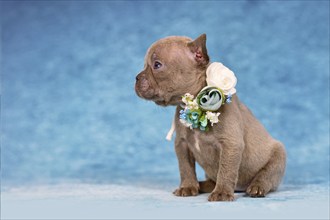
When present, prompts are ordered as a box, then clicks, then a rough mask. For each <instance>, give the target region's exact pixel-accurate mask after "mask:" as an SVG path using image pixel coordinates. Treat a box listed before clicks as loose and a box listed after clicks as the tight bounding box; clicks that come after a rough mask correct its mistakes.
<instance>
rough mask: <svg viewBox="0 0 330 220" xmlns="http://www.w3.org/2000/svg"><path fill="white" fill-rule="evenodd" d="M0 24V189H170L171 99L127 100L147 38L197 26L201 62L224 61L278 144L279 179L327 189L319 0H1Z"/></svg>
mask: <svg viewBox="0 0 330 220" xmlns="http://www.w3.org/2000/svg"><path fill="white" fill-rule="evenodd" d="M1 27H2V30H1V37H2V38H1V77H2V79H1V80H2V82H1V92H2V96H1V135H2V136H1V185H2V186H1V187H2V191H3V192H6V191H10V189H12V188H15V187H25V186H27V187H29V186H36V185H54V184H63V183H83V184H99V185H111V184H117V185H129V186H136V185H139V186H150V185H153V186H160V187H161V186H171V187H170V189H172V188H173V190H174V188H175V187H177V185H178V184H179V171H178V164H177V160H176V156H175V152H174V147H173V141H172V142H167V141H166V140H165V136H166V133H167V131H168V129H169V128H170V126H171V121H172V119H173V116H174V107H167V108H163V107H159V106H156V105H155V104H154V103H152V102H148V101H145V100H142V99H140V98H138V97H137V95H136V94H135V91H134V84H135V76H136V75H137V74H138V73H139V72H140V71H141V70H142V69H143V65H144V63H143V62H144V55H145V52H146V50H147V48H148V47H149V46H150V45H151V44H152V43H153V42H155V41H156V40H158V39H160V38H162V37H166V36H169V35H184V36H189V37H191V38H196V37H198V36H199V35H200V34H202V33H206V34H207V48H208V53H209V56H210V58H211V61H217V62H222V63H223V64H224V65H226V66H228V67H229V68H230V69H231V70H233V71H234V73H235V74H236V76H237V78H238V84H237V94H238V96H239V98H240V99H241V101H242V102H244V103H245V104H246V105H247V106H248V107H249V108H250V109H251V110H252V112H253V113H254V115H255V116H256V117H257V118H258V119H259V120H260V121H261V122H262V123H263V125H264V126H265V127H266V128H267V130H268V131H269V132H270V133H271V134H272V135H273V136H274V137H275V138H276V139H279V140H281V141H282V142H283V143H284V144H285V146H286V150H287V157H288V158H287V169H286V175H285V178H284V181H283V186H284V187H285V186H300V187H303V186H304V185H310V184H318V185H323V186H326V192H329V189H328V186H329V2H328V1H155V2H151V1H49V2H48V1H2V2H1ZM203 175H204V174H203V172H202V171H201V170H200V169H199V170H198V176H199V178H201V179H202V178H203ZM167 193H168V194H171V191H168V192H167ZM141 196H143V195H141ZM174 199H175V198H174ZM205 200H206V199H205ZM180 201H181V200H180ZM328 204H329V200H328Z"/></svg>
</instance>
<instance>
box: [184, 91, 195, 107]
mask: <svg viewBox="0 0 330 220" xmlns="http://www.w3.org/2000/svg"><path fill="white" fill-rule="evenodd" d="M193 99H194V96H193V95H191V94H190V93H186V94H184V96H182V102H183V103H184V104H186V105H188V103H189V102H190V101H192V100H193Z"/></svg>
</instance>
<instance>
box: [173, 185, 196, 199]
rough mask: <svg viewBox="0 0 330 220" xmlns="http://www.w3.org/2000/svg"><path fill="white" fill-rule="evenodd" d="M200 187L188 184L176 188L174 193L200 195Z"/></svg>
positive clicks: (178, 194)
mask: <svg viewBox="0 0 330 220" xmlns="http://www.w3.org/2000/svg"><path fill="white" fill-rule="evenodd" d="M198 191H199V189H198V187H194V186H188V187H180V188H178V189H176V190H175V191H174V192H173V194H174V195H176V196H184V197H185V196H197V195H198Z"/></svg>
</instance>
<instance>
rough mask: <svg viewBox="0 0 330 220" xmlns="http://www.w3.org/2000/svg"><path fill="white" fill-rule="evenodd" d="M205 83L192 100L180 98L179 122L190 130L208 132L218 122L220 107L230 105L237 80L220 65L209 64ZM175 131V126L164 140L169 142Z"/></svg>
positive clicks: (187, 97) (191, 97) (215, 63)
mask: <svg viewBox="0 0 330 220" xmlns="http://www.w3.org/2000/svg"><path fill="white" fill-rule="evenodd" d="M206 83H207V86H206V87H204V88H203V89H202V90H201V91H200V92H199V93H198V94H197V96H196V98H194V96H193V95H191V94H189V93H186V94H185V95H184V96H183V97H182V102H183V103H184V105H181V107H182V110H180V115H179V117H180V122H181V123H182V124H183V125H184V126H186V127H189V128H190V129H194V128H199V129H200V130H201V131H207V130H209V125H211V126H213V124H216V123H218V122H219V115H220V112H219V109H220V107H221V106H222V105H224V104H226V103H230V102H231V99H232V95H233V94H235V93H236V89H235V86H236V83H237V78H236V77H235V74H234V73H233V72H232V71H231V70H230V69H228V68H227V67H225V66H224V65H223V64H222V63H218V62H214V63H211V64H210V65H209V66H208V68H207V70H206ZM174 131H175V124H174V122H173V123H172V127H171V129H170V131H169V132H168V134H167V136H166V139H167V140H171V139H172V135H173V133H174Z"/></svg>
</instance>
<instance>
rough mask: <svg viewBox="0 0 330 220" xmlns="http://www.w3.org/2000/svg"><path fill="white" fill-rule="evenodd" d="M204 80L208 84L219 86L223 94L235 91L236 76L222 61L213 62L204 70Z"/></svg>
mask: <svg viewBox="0 0 330 220" xmlns="http://www.w3.org/2000/svg"><path fill="white" fill-rule="evenodd" d="M206 82H207V85H208V86H215V87H218V88H220V89H221V90H222V91H223V93H224V94H225V95H228V94H232V95H233V94H235V93H236V89H235V86H236V83H237V78H236V76H235V74H234V73H233V71H231V70H230V69H228V68H227V67H225V66H224V65H223V64H222V63H218V62H214V63H211V64H210V66H209V67H208V68H207V70H206Z"/></svg>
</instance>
